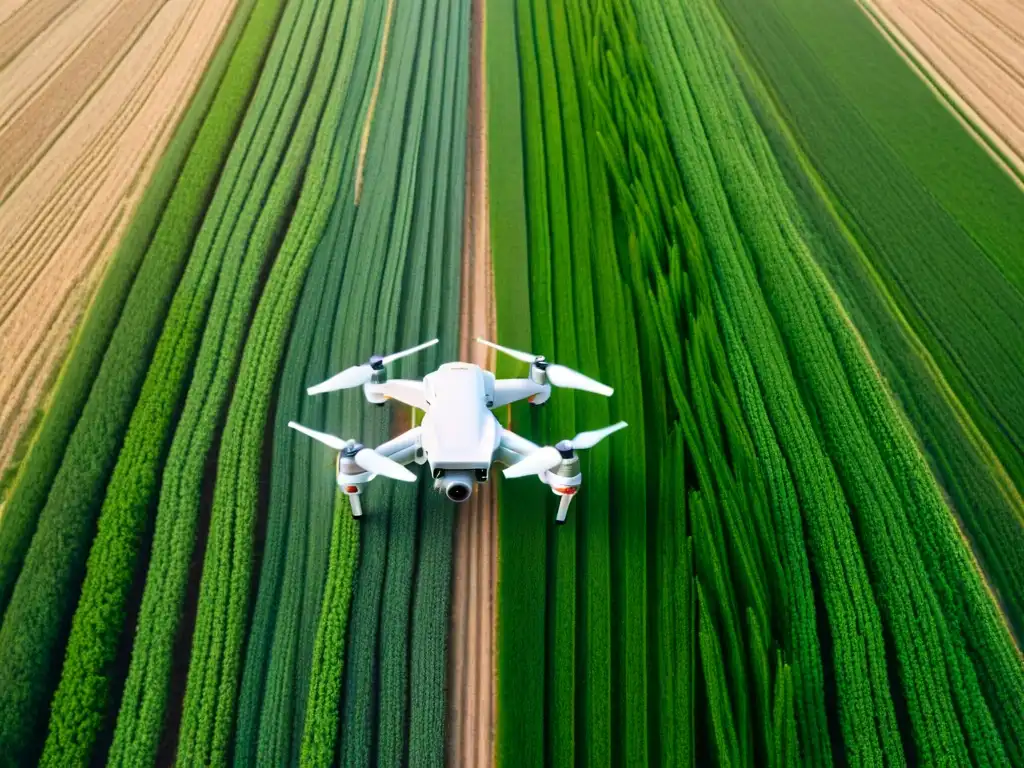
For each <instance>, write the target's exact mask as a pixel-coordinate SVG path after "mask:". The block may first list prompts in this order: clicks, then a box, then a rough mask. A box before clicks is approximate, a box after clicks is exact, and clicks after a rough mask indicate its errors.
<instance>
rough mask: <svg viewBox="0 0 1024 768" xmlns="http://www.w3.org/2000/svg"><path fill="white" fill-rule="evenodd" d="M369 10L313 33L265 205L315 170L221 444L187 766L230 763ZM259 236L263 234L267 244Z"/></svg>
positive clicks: (338, 14)
mask: <svg viewBox="0 0 1024 768" xmlns="http://www.w3.org/2000/svg"><path fill="white" fill-rule="evenodd" d="M363 7H364V6H363V4H362V3H361V2H359V1H358V0H357V1H356V2H354V3H352V4H349V3H337V4H335V5H334V6H333V8H332V9H331V13H330V16H329V17H327V18H326V19H323V20H322V19H319V18H318V17H317V15H316V14H314V19H313V26H312V29H314V30H315V29H317V27H318V26H319V25H322V24H324V23H326V25H327V29H326V34H325V36H324V38H323V43H322V45H321V46H318V47H319V48H320V50H319V51H318V55H319V59H318V65H317V67H316V70H315V75H314V76H313V80H312V82H311V84H310V87H309V90H308V93H307V95H306V99H305V103H304V104H303V107H302V112H301V115H300V116H299V119H298V123H297V125H296V128H295V133H294V134H293V136H292V138H291V141H290V143H289V146H288V151H287V153H286V154H285V157H284V159H283V161H282V164H281V167H280V168H279V170H278V178H277V180H276V181H275V185H274V187H272V188H271V190H270V195H269V198H268V200H267V201H265V202H264V204H263V212H264V215H265V214H266V213H267V212H268V211H270V212H273V211H275V210H278V211H281V212H283V211H284V209H285V206H286V205H287V201H288V199H289V198H290V197H291V195H292V191H293V189H294V188H295V185H296V184H297V181H298V179H300V178H303V174H302V171H303V168H304V166H306V164H307V162H308V167H306V169H305V175H304V180H303V186H302V191H301V194H300V196H299V198H298V201H297V203H296V206H295V210H294V212H293V213H292V216H291V221H290V223H289V227H288V232H287V234H286V235H285V237H284V242H283V243H282V245H281V247H280V249H279V251H278V254H277V258H276V260H275V261H274V265H273V267H272V268H271V271H270V275H269V277H268V278H267V283H266V286H265V287H264V289H263V293H262V295H261V297H260V301H259V305H258V307H257V309H256V313H255V316H254V317H253V319H252V322H251V324H250V327H249V333H248V339H247V341H246V345H245V350H244V352H243V354H242V360H241V364H240V367H239V373H238V382H237V385H236V389H235V394H234V397H233V398H232V402H231V407H230V409H229V410H228V414H227V424H226V426H225V428H224V436H223V439H222V441H221V446H220V454H219V459H218V467H217V484H216V488H215V493H214V501H213V512H212V517H211V522H210V539H209V544H208V545H207V549H206V556H205V559H204V563H203V579H202V583H201V586H200V597H199V609H198V614H197V618H196V630H195V633H194V634H193V639H192V656H191V660H190V664H189V673H188V684H187V687H186V690H185V702H184V710H183V714H182V726H181V734H180V737H179V741H178V756H177V760H178V763H179V764H181V765H192V764H195V763H202V764H204V765H207V764H224V763H226V761H227V755H228V751H229V749H230V743H231V737H232V729H233V725H234V716H235V703H236V696H237V691H238V686H239V683H240V678H241V667H242V643H243V642H244V638H245V634H244V633H245V627H246V621H247V618H248V611H249V605H248V603H249V585H250V581H251V570H252V546H253V535H254V529H255V518H256V507H257V502H258V498H257V497H258V484H259V473H260V453H261V447H262V438H263V434H264V430H265V425H266V415H267V409H268V406H269V401H270V396H271V393H272V388H273V384H274V382H275V380H276V378H277V369H278V367H279V366H280V361H281V357H282V355H283V353H284V346H285V342H286V340H287V333H288V329H289V327H290V325H291V319H292V316H293V312H294V309H295V305H296V303H297V300H298V296H299V292H300V290H301V288H302V283H303V281H304V279H305V276H306V271H307V270H308V268H309V263H310V260H311V259H312V257H313V253H314V250H315V248H316V245H317V243H318V242H319V241H320V238H321V236H322V234H323V232H324V229H325V227H326V225H327V218H328V216H329V214H330V211H331V208H332V204H333V202H334V197H335V193H336V190H337V184H338V182H339V181H340V177H341V163H342V157H341V153H340V152H339V151H338V149H337V144H338V142H337V141H336V132H337V127H338V125H339V122H340V117H341V111H342V107H343V105H344V102H345V96H346V94H347V92H348V87H349V83H350V76H351V73H352V69H353V65H354V62H355V58H356V51H357V49H358V43H359V39H360V35H361V34H362V31H363V24H362V21H363V16H362V11H363ZM318 10H319V9H318ZM314 136H315V145H314V146H313V147H312V153H310V145H311V144H313V140H314ZM278 201H280V202H278ZM279 206H280V207H279ZM257 226H258V225H257ZM259 235H260V232H259V230H257V235H256V237H257V242H259V240H258V238H259Z"/></svg>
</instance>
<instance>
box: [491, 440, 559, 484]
mask: <svg viewBox="0 0 1024 768" xmlns="http://www.w3.org/2000/svg"><path fill="white" fill-rule="evenodd" d="M561 460H562V454H560V453H559V452H558V449H557V448H552V447H551V446H550V445H548V446H545V447H544V448H541V449H539V450H536V451H534V452H533V453H531V454H530V455H529V456H526V457H525V458H524V459H523V460H522V461H520V462H519V463H518V464H513V465H512V466H511V467H505V469H504V470H502V474H503V475H505V477H526V476H527V475H539V474H541V473H542V472H547V471H548V470H549V469H554V468H555V467H557V466H558V463H559V462H560V461H561Z"/></svg>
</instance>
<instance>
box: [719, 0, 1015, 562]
mask: <svg viewBox="0 0 1024 768" xmlns="http://www.w3.org/2000/svg"><path fill="white" fill-rule="evenodd" d="M722 7H723V9H724V10H725V12H726V14H727V16H728V18H729V22H730V24H731V25H732V27H733V29H734V30H735V31H736V33H737V36H738V38H739V39H740V41H741V42H742V47H743V51H744V53H746V54H747V55H749V56H750V58H751V59H752V62H753V63H754V64H755V65H756V67H757V69H758V71H759V72H760V73H761V75H762V77H763V79H764V81H765V84H766V86H767V88H768V89H769V91H770V93H771V95H772V98H773V99H774V100H775V101H776V102H777V103H778V104H779V106H780V108H781V110H782V113H783V115H784V116H785V118H786V120H787V122H788V123H789V126H790V127H791V129H792V130H793V133H794V136H795V138H796V140H797V142H798V143H799V145H800V146H801V148H802V150H803V151H804V152H806V154H807V157H808V158H809V160H810V162H811V163H812V164H813V166H814V168H815V170H816V172H817V173H819V174H820V176H821V178H822V180H823V182H824V184H825V186H826V187H827V189H828V193H829V195H830V196H831V197H833V198H834V200H835V202H836V204H837V210H838V211H840V213H841V216H842V219H843V221H844V223H845V225H846V226H848V227H849V229H850V230H851V231H852V232H854V233H855V234H856V236H857V239H858V241H859V244H860V246H861V247H862V248H863V249H864V250H865V252H866V255H867V257H868V258H869V259H870V266H871V269H872V270H873V271H875V272H876V275H875V279H876V280H877V281H878V282H879V283H880V285H879V287H877V288H876V290H878V291H879V292H884V293H887V294H889V295H890V296H891V301H893V302H894V303H895V306H897V307H898V309H899V312H900V313H901V314H902V316H903V318H904V320H905V322H906V323H907V324H908V325H909V327H910V329H912V331H913V333H914V334H915V335H916V336H917V338H918V339H919V340H920V342H921V343H922V344H923V345H924V347H925V348H926V349H927V351H928V354H929V355H930V356H931V357H932V358H933V359H934V364H935V365H937V366H938V368H939V370H940V371H941V375H942V377H943V378H944V379H945V383H947V384H948V385H949V387H951V388H952V390H953V391H954V392H955V393H956V396H957V398H958V399H959V401H960V404H961V405H962V406H963V408H964V409H966V411H967V412H968V414H969V415H970V420H973V422H974V424H975V425H976V427H977V429H978V430H980V432H981V433H982V435H983V436H984V440H985V441H987V442H988V443H989V445H990V446H991V449H992V450H993V451H994V453H995V454H996V456H997V457H998V461H999V462H1000V463H1001V464H1002V468H1004V469H1005V470H1006V472H1007V473H1009V475H1010V477H1011V478H1012V480H1013V483H1014V484H1015V486H1016V492H1017V493H1020V492H1021V491H1022V489H1024V449H1022V446H1024V409H1022V408H1021V405H1020V397H1019V394H1018V392H1017V390H1018V389H1019V387H1018V386H1017V382H1019V381H1020V380H1021V378H1022V376H1024V347H1022V346H1021V345H1020V344H1019V343H1015V342H1016V340H1017V339H1018V338H1019V336H1020V329H1021V327H1024V325H1022V324H1024V266H1022V263H1021V260H1020V258H1019V254H1020V243H1021V242H1024V223H1022V222H1024V199H1022V197H1021V195H1020V192H1019V190H1018V189H1017V188H1016V186H1015V185H1014V182H1013V180H1012V179H1011V178H1010V177H1009V176H1008V175H1006V174H1005V173H1004V172H1003V171H1002V169H1000V168H999V167H998V166H997V165H996V164H995V163H994V162H993V161H992V159H991V158H990V157H989V156H988V155H987V154H986V153H985V151H984V150H983V149H982V148H981V147H980V146H979V145H978V144H977V142H975V141H974V139H973V138H972V137H971V136H969V135H968V134H967V132H965V131H964V130H963V128H962V126H961V125H960V124H959V123H958V121H957V119H956V118H955V117H954V115H953V114H951V113H950V111H949V110H947V109H946V107H945V105H944V104H943V103H942V102H941V101H940V100H939V99H937V98H936V97H935V96H934V94H933V93H932V92H931V91H930V90H929V88H928V86H927V85H926V83H924V82H923V81H922V80H921V79H920V78H918V76H917V75H916V74H915V73H914V72H913V71H912V70H911V69H910V68H909V67H907V66H906V63H905V62H904V61H902V60H901V59H900V56H899V53H898V52H897V51H896V50H894V49H893V47H892V46H891V45H890V44H889V43H888V42H887V41H886V39H885V38H884V37H883V36H882V35H880V34H879V33H878V31H877V30H876V29H875V28H874V27H873V25H872V23H871V21H870V20H869V18H868V17H867V15H866V14H865V13H864V12H863V10H862V8H860V7H859V6H858V4H857V3H851V2H838V3H827V4H808V3H804V2H800V1H799V0H772V2H767V3H748V2H744V0H722ZM865 61H867V62H870V64H869V65H868V66H865V64H864V62H865ZM839 286H840V289H841V295H842V297H843V299H844V301H849V300H850V299H851V296H850V293H849V291H848V290H847V289H844V288H843V286H844V284H843V283H840V284H839ZM869 327H870V326H869ZM915 389H916V388H915ZM927 429H929V430H940V429H941V427H938V426H932V425H928V426H927ZM922 437H923V436H922ZM946 450H947V451H949V450H950V449H946ZM947 460H948V459H947ZM989 535H991V534H989ZM1012 547H1013V545H1011V544H1010V543H1009V542H1007V545H1006V547H1005V551H1007V552H1008V553H1009V551H1010V550H1011V549H1012ZM1009 557H1011V558H1012V555H1009ZM990 559H995V557H994V556H993V557H992V558H990Z"/></svg>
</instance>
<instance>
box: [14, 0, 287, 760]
mask: <svg viewBox="0 0 1024 768" xmlns="http://www.w3.org/2000/svg"><path fill="white" fill-rule="evenodd" d="M252 12H253V3H242V4H240V6H239V8H238V9H237V11H236V15H235V17H234V19H233V20H232V22H231V25H230V26H229V28H228V30H227V32H226V34H225V38H224V40H223V43H222V47H221V48H220V49H219V50H218V52H217V54H216V55H215V56H214V58H213V60H212V61H211V64H210V69H209V71H208V72H207V74H206V75H205V76H204V78H203V81H202V83H201V84H200V87H199V89H198V91H197V93H196V95H195V96H194V98H193V101H192V104H191V105H190V107H189V110H188V111H187V113H186V116H185V118H184V121H183V123H182V124H181V126H180V128H179V130H178V132H177V133H176V136H175V139H174V140H173V141H172V143H171V144H170V146H169V148H168V151H167V153H166V154H165V156H164V158H163V159H162V160H161V165H160V167H159V170H158V172H157V174H156V176H155V177H154V181H153V185H152V186H151V187H150V188H149V189H148V190H147V192H146V194H145V195H144V197H143V200H142V202H141V204H140V208H139V210H138V211H137V212H136V215H135V218H134V219H133V222H132V225H131V227H130V228H129V230H128V232H127V234H126V239H125V240H124V242H123V243H122V245H121V247H120V248H119V250H118V252H117V253H116V254H115V257H114V260H113V262H112V264H111V267H110V269H109V270H108V273H107V275H106V278H105V279H104V281H103V284H102V286H101V288H100V290H99V292H98V295H97V298H96V300H95V303H94V306H93V308H92V310H91V311H90V313H89V315H88V317H87V319H86V321H85V324H84V326H83V329H82V332H81V334H80V337H79V340H78V341H77V342H76V345H75V348H74V350H73V352H72V354H71V358H70V360H69V362H68V364H67V366H66V369H65V372H64V374H63V375H62V377H61V379H60V382H59V384H58V391H57V394H56V396H55V398H54V401H53V404H52V405H51V408H50V411H49V413H48V414H47V416H46V418H45V420H44V423H43V426H42V429H41V433H40V436H39V438H38V440H37V442H36V444H35V446H34V447H33V449H32V452H31V453H30V454H29V457H28V459H27V460H26V466H25V468H24V471H23V472H22V474H21V476H20V477H19V481H18V485H17V486H16V488H15V490H14V492H13V494H12V498H11V500H10V502H9V504H8V506H7V510H6V512H5V515H4V518H3V525H2V527H0V561H2V566H0V567H2V576H0V610H5V613H4V624H3V628H2V629H0V636H5V637H10V638H11V640H10V641H5V642H4V646H3V651H2V655H3V656H4V657H5V658H6V660H7V662H6V664H5V667H4V682H3V685H2V692H0V722H3V726H2V727H0V732H2V734H3V735H2V736H0V743H2V744H3V746H4V750H3V754H4V758H3V759H4V760H7V761H11V762H12V763H13V764H25V763H26V762H29V761H31V760H32V759H34V756H36V755H38V752H39V749H40V748H41V747H42V742H43V738H42V737H43V734H45V732H46V731H45V728H44V726H43V724H44V722H45V719H44V718H45V707H46V705H47V703H48V701H49V697H50V696H51V695H52V693H53V690H54V688H55V687H56V684H57V680H58V673H59V670H60V669H61V666H60V660H61V657H62V654H63V650H64V643H65V641H66V639H67V633H68V629H69V626H70V623H71V615H72V612H73V609H74V606H75V602H76V599H77V597H78V593H79V586H80V584H81V581H82V578H83V571H84V568H85V560H86V555H87V552H88V548H89V542H90V541H91V540H92V537H93V535H94V534H95V529H96V525H95V521H96V515H97V513H98V512H99V508H100V505H101V503H102V502H103V497H104V496H103V489H104V487H105V485H106V483H107V480H108V478H109V475H110V472H111V470H112V468H113V465H114V462H115V460H116V458H117V456H118V450H119V448H120V446H121V441H122V439H123V436H124V434H125V430H126V428H127V427H128V422H129V418H130V416H131V414H132V409H133V407H134V405H135V401H136V398H137V397H138V394H139V390H140V388H141V387H142V384H143V378H144V376H145V373H146V370H147V366H148V365H149V363H150V359H151V356H152V354H153V348H154V345H155V342H156V339H157V336H158V333H159V329H160V326H161V324H162V323H163V322H164V318H165V317H166V315H167V312H168V309H169V305H170V304H171V297H172V295H173V294H174V291H175V287H176V286H177V284H178V280H179V278H180V277H181V274H182V270H183V269H184V268H185V264H186V257H187V256H188V254H189V250H190V246H191V242H192V239H193V238H194V236H195V233H196V230H197V228H198V227H199V224H200V222H201V221H202V217H203V214H204V212H205V211H206V207H207V204H208V202H209V200H210V197H211V195H212V194H213V190H214V186H215V185H216V183H217V180H218V177H219V176H220V173H221V169H222V167H223V165H224V161H225V157H226V154H227V149H228V147H229V145H230V142H231V141H232V140H233V138H234V135H235V132H236V130H237V129H238V124H239V122H240V119H241V115H242V111H243V110H244V108H245V105H246V103H247V102H248V99H249V96H250V94H251V92H252V87H253V85H254V83H255V80H256V75H257V74H258V72H259V67H260V62H261V59H262V53H263V49H264V47H265V44H266V40H267V34H268V31H269V30H272V28H273V26H274V20H275V16H274V14H270V15H269V16H268V14H267V13H266V12H263V13H262V14H261V19H260V24H258V25H253V26H251V27H250V26H247V21H248V19H249V16H250V14H251V13H252ZM243 30H249V31H248V34H245V35H243ZM236 53H237V55H236ZM129 289H130V290H129ZM122 308H123V311H122ZM108 342H109V344H108ZM37 519H38V529H36V526H35V523H36V520H37ZM129 535H131V534H129ZM30 541H31V547H29V542H30ZM26 551H27V556H26ZM22 557H24V558H25V567H24V569H22V570H21V571H20V573H19V568H21V565H22V564H21V559H22ZM130 557H131V553H129V562H127V563H124V562H118V563H115V564H113V568H114V569H120V568H127V569H128V571H129V572H130V571H131V562H130ZM15 577H17V579H18V580H17V587H16V588H15ZM12 593H13V595H12ZM105 598H106V596H105V595H104V596H101V597H100V600H105ZM9 600H10V603H9V604H8V601H9ZM119 601H120V602H123V596H119V595H118V594H117V593H115V594H113V595H111V603H110V604H109V605H110V609H111V610H112V611H113V617H109V618H108V615H107V614H106V606H98V607H97V608H96V610H98V611H99V613H98V614H97V615H96V619H95V620H97V621H100V622H108V625H107V627H106V630H107V631H108V632H110V631H112V632H113V633H114V634H113V637H104V638H102V639H101V640H99V641H98V642H100V643H101V644H102V647H97V646H96V645H92V646H91V647H90V648H88V649H84V648H83V649H82V650H83V652H84V653H85V654H86V655H89V654H92V653H98V654H99V656H90V657H89V658H88V659H87V660H85V661H84V663H85V664H87V665H89V669H88V671H86V670H84V669H81V668H79V667H77V665H73V666H74V667H75V672H74V673H73V674H78V673H79V672H83V673H84V675H83V678H82V683H83V684H84V686H85V688H82V689H79V691H81V692H82V695H83V696H84V697H86V698H83V699H78V698H77V695H75V698H76V701H75V702H74V704H73V705H72V706H73V708H75V709H76V710H77V709H78V708H79V707H81V708H82V709H81V710H80V713H79V712H76V713H75V714H74V715H72V717H74V718H77V717H79V714H80V716H81V718H82V719H81V720H78V721H77V722H78V723H80V724H81V725H80V726H79V725H76V726H72V728H73V729H74V730H73V732H71V731H64V730H62V731H61V732H60V733H59V734H58V733H55V735H54V738H55V739H56V740H57V743H56V744H55V748H58V751H59V750H60V749H64V748H66V749H68V750H70V751H71V752H70V753H69V754H68V755H67V759H66V760H65V759H61V760H60V761H59V763H60V764H72V763H76V762H79V761H81V760H82V759H83V757H82V755H83V754H84V753H87V751H88V748H89V745H90V744H91V742H92V740H93V739H94V738H95V733H96V730H97V728H98V726H99V723H98V721H97V719H98V718H99V717H100V716H101V713H102V714H105V712H104V709H105V697H106V680H105V675H106V674H107V672H108V670H107V669H105V668H104V665H106V664H108V663H109V654H110V653H111V647H112V643H116V642H117V638H118V636H119V634H120V630H121V626H120V623H119V622H118V621H117V618H118V616H119V615H120V614H121V613H122V612H123V607H122V606H121V605H119V604H118V603H119ZM111 619H112V623H113V624H114V626H113V629H112V630H111V627H110V622H111ZM87 642H88V641H87ZM93 675H96V676H95V677H94V676H93ZM72 755H73V756H72Z"/></svg>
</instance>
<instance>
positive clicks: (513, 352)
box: [476, 336, 538, 363]
mask: <svg viewBox="0 0 1024 768" xmlns="http://www.w3.org/2000/svg"><path fill="white" fill-rule="evenodd" d="M476 340H477V341H479V342H480V343H481V344H484V345H486V346H488V347H490V348H491V349H496V350H498V351H499V352H504V353H505V354H506V355H508V356H509V357H514V358H515V359H516V360H522V361H523V362H524V363H532V362H534V361H535V360H537V359H538V356H537V355H531V354H530V353H529V352H520V351H519V350H518V349H510V348H509V347H503V346H501V344H495V343H494V342H493V341H487V339H481V338H480V337H479V336H477V337H476Z"/></svg>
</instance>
